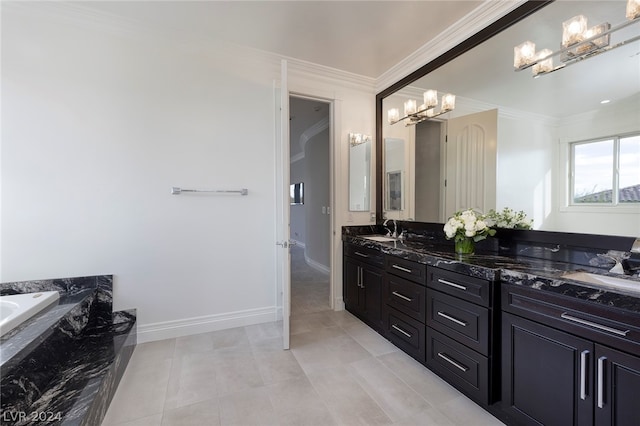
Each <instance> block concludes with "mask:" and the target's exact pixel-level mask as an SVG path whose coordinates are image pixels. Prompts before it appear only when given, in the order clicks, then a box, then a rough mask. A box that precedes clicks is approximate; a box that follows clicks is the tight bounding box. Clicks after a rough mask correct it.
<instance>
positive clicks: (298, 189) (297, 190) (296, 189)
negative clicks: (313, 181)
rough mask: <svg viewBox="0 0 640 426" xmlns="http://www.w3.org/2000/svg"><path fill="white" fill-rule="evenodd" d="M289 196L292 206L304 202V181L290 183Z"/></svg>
mask: <svg viewBox="0 0 640 426" xmlns="http://www.w3.org/2000/svg"><path fill="white" fill-rule="evenodd" d="M289 197H290V199H291V200H290V201H291V205H292V206H295V205H301V204H304V182H299V183H292V184H291V185H290V186H289Z"/></svg>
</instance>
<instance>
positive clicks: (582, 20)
mask: <svg viewBox="0 0 640 426" xmlns="http://www.w3.org/2000/svg"><path fill="white" fill-rule="evenodd" d="M586 31H587V18H586V17H585V16H584V15H578V16H574V17H573V18H571V19H569V20H568V21H564V22H563V23H562V47H569V46H571V45H573V44H576V43H579V42H581V41H582V40H584V33H585V32H586Z"/></svg>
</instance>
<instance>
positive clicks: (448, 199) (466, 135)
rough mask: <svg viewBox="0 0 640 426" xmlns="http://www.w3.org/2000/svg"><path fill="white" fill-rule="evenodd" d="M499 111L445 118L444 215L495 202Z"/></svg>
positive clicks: (485, 207) (482, 208) (483, 207)
mask: <svg viewBox="0 0 640 426" xmlns="http://www.w3.org/2000/svg"><path fill="white" fill-rule="evenodd" d="M497 140H498V110H497V109H492V110H489V111H483V112H479V113H476V114H469V115H465V116H463V117H458V118H453V119H450V120H448V121H447V148H446V180H445V182H446V188H445V217H450V216H451V215H452V214H453V213H455V212H457V211H459V210H463V209H476V210H480V211H481V212H484V213H486V212H488V211H489V210H490V209H493V208H495V205H496V149H497V147H496V145H497Z"/></svg>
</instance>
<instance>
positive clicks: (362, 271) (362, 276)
mask: <svg viewBox="0 0 640 426" xmlns="http://www.w3.org/2000/svg"><path fill="white" fill-rule="evenodd" d="M360 288H364V269H362V267H360Z"/></svg>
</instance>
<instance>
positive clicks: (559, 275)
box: [342, 234, 640, 314]
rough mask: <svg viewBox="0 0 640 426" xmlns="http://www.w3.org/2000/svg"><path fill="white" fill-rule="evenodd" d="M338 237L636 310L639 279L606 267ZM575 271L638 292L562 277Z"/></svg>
mask: <svg viewBox="0 0 640 426" xmlns="http://www.w3.org/2000/svg"><path fill="white" fill-rule="evenodd" d="M342 240H343V241H344V242H348V243H351V244H355V245H358V246H361V247H366V248H370V249H373V250H378V251H381V252H383V253H385V254H389V255H393V256H397V257H400V258H403V259H407V260H411V261H415V262H418V263H422V264H426V265H429V266H435V267H438V268H442V269H446V270H449V271H453V272H458V273H461V274H465V275H469V276H472V277H476V278H481V279H485V280H489V281H494V282H500V283H501V284H509V285H521V286H526V287H530V288H534V289H537V290H540V291H547V292H552V293H556V294H561V295H565V296H569V297H573V298H576V299H581V300H585V301H588V302H590V303H596V304H600V305H605V306H609V307H613V308H619V309H624V310H625V311H631V312H635V313H638V314H640V279H638V278H634V277H628V276H620V275H615V274H610V273H608V272H607V270H606V269H604V270H603V269H601V268H595V267H589V266H584V265H575V264H571V263H565V262H558V261H552V260H547V259H539V258H535V257H528V256H513V257H509V256H503V255H495V254H491V253H486V254H484V253H482V252H480V251H478V252H477V253H476V254H474V255H466V256H463V257H460V256H458V255H456V254H455V253H454V251H453V244H443V243H441V242H437V241H435V242H428V241H426V242H425V241H412V240H399V241H394V242H378V241H373V240H369V239H366V238H363V237H362V236H360V235H353V234H351V235H350V234H343V235H342ZM578 271H582V272H591V273H596V274H599V275H608V276H614V277H616V278H622V279H628V280H630V281H632V282H637V284H638V288H639V292H638V293H632V292H625V291H624V290H615V291H614V290H609V289H606V288H603V287H598V286H597V285H596V284H588V283H583V282H579V281H575V280H571V279H567V278H563V275H565V274H567V273H568V272H578Z"/></svg>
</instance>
